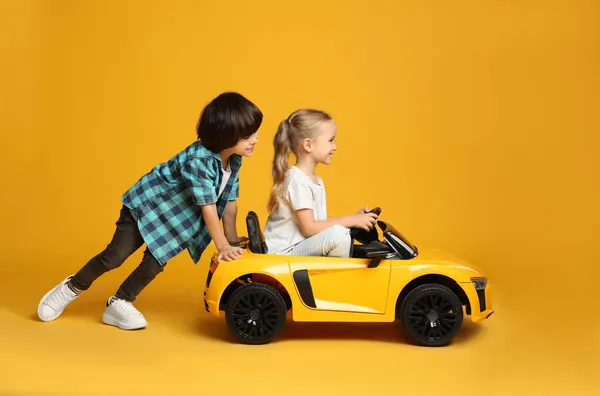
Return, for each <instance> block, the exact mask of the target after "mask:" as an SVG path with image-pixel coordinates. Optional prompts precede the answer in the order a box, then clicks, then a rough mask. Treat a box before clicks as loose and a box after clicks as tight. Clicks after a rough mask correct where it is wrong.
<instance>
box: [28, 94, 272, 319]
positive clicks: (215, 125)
mask: <svg viewBox="0 0 600 396" xmlns="http://www.w3.org/2000/svg"><path fill="white" fill-rule="evenodd" d="M262 117H263V115H262V113H261V111H260V110H259V109H258V108H257V107H256V106H255V105H254V104H253V103H252V102H250V101H249V100H248V99H246V98H244V97H243V96H242V95H240V94H238V93H223V94H221V95H219V96H217V97H216V98H215V99H213V100H212V101H211V102H210V103H209V104H208V105H207V106H206V107H205V108H204V109H203V110H202V114H201V116H200V119H199V121H198V125H197V127H196V130H197V137H198V140H196V141H195V142H194V143H192V144H191V145H190V146H188V147H187V148H185V149H184V150H183V151H181V152H180V153H178V154H176V155H175V156H174V157H173V158H171V159H170V160H169V161H168V162H166V163H162V164H159V165H157V166H156V167H154V168H153V169H152V170H151V171H150V172H148V173H147V174H145V175H144V176H142V177H141V178H140V179H139V180H138V181H137V183H135V184H134V185H133V186H132V187H131V188H130V189H129V190H128V191H126V192H125V194H124V195H123V196H122V198H121V200H122V202H123V207H122V209H121V214H120V217H119V219H118V221H117V223H116V226H117V227H116V231H115V233H114V235H113V238H112V241H111V242H110V243H109V244H108V246H107V247H106V249H104V250H103V251H102V252H101V253H99V254H98V255H96V256H95V257H93V258H92V259H91V260H90V261H89V262H88V263H87V264H86V265H85V266H84V267H83V268H81V269H80V270H79V272H77V273H76V274H75V275H71V276H69V277H67V278H66V279H65V280H63V281H62V282H61V283H60V284H59V285H58V286H56V287H55V288H53V289H52V290H50V291H49V292H48V293H47V294H46V295H45V296H44V297H43V298H42V300H41V301H40V303H39V306H38V316H39V317H40V319H41V320H43V321H52V320H54V319H56V318H58V317H59V316H60V314H61V313H62V312H63V310H64V309H65V307H66V306H67V305H68V304H69V303H70V302H72V301H73V300H75V299H76V298H77V297H78V296H79V294H80V293H81V292H82V291H84V290H87V289H88V288H89V287H90V286H91V284H92V283H93V282H94V281H95V280H96V279H97V278H98V277H100V276H101V275H102V274H104V273H105V272H107V271H110V270H113V269H115V268H117V267H119V266H120V265H121V264H123V262H124V261H125V260H126V259H127V258H128V257H129V256H131V255H132V254H133V253H134V252H135V251H137V250H138V249H139V248H140V247H141V246H142V245H143V244H144V243H145V244H146V250H145V252H144V257H143V259H142V262H141V263H140V265H139V266H138V267H137V268H136V269H135V270H134V271H133V272H132V273H131V274H130V275H129V277H128V278H127V279H126V280H125V281H124V282H123V284H122V285H121V287H120V288H119V290H118V291H117V292H116V294H115V295H114V296H111V297H110V298H109V299H108V301H107V303H106V309H105V311H104V314H103V315H102V321H103V322H104V323H106V324H109V325H112V326H117V327H119V328H121V329H124V330H134V329H141V328H145V327H146V326H147V325H148V323H147V322H146V320H145V318H144V316H143V315H142V313H141V312H139V311H138V310H137V309H136V308H135V307H134V306H133V305H132V302H133V301H135V299H136V297H137V295H138V294H139V293H140V292H141V291H142V289H143V288H144V287H146V286H147V285H148V284H149V283H150V282H151V281H152V280H153V279H154V278H155V277H156V275H158V274H159V273H161V272H162V271H163V269H164V266H165V264H166V263H167V261H168V260H169V259H171V258H173V257H174V256H176V255H177V254H179V253H180V252H181V251H183V250H185V249H187V250H188V252H189V254H190V256H191V258H192V260H193V261H194V263H198V261H199V260H200V257H201V255H202V253H203V251H204V250H205V249H206V247H207V246H208V244H209V243H210V242H211V241H213V240H214V242H215V246H216V247H217V249H218V253H219V254H218V259H219V260H221V259H223V260H226V261H229V260H235V259H237V258H239V256H240V255H241V254H242V249H240V248H237V247H234V246H232V245H234V244H235V243H236V242H237V241H238V236H237V231H236V226H235V225H236V216H237V206H236V199H237V198H238V195H239V184H238V178H239V170H240V166H241V165H242V157H250V156H251V155H252V151H253V149H254V145H255V144H256V143H257V137H258V133H257V131H258V128H259V127H260V125H261V123H262ZM221 219H222V221H223V228H221V225H220V220H221Z"/></svg>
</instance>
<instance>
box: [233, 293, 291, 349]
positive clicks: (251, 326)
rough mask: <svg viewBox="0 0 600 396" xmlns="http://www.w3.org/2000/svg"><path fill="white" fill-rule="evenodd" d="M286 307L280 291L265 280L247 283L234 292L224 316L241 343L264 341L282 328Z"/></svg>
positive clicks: (262, 342)
mask: <svg viewBox="0 0 600 396" xmlns="http://www.w3.org/2000/svg"><path fill="white" fill-rule="evenodd" d="M286 314H287V309H286V305H285V301H284V299H283V297H282V296H281V294H280V293H279V292H278V291H277V290H275V288H273V287H271V286H269V285H266V284H264V283H255V282H252V283H248V284H245V285H243V286H241V287H239V288H238V289H237V290H236V291H234V292H233V294H232V295H231V297H230V298H229V301H227V307H226V309H225V316H226V321H227V327H229V330H231V331H232V332H233V334H234V335H235V336H236V338H237V339H238V340H239V341H240V342H241V343H244V344H251V345H260V344H267V343H269V342H271V341H272V340H273V338H275V336H276V335H277V334H278V333H279V332H280V331H281V330H282V329H283V326H284V324H285V320H286Z"/></svg>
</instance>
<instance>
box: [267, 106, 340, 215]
mask: <svg viewBox="0 0 600 396" xmlns="http://www.w3.org/2000/svg"><path fill="white" fill-rule="evenodd" d="M330 120H331V116H330V115H329V114H327V113H326V112H324V111H321V110H314V109H300V110H296V111H295V112H293V113H292V114H290V116H289V117H288V118H287V119H285V120H283V121H281V123H280V124H279V128H278V129H277V133H276V134H275V137H274V138H273V148H274V149H275V155H274V157H273V188H272V189H271V197H270V198H269V204H268V205H267V208H268V210H269V213H272V212H273V211H274V210H275V208H277V205H278V204H279V203H281V201H282V200H283V196H284V183H285V176H286V174H287V171H288V168H289V154H290V152H292V153H294V154H295V155H296V156H297V155H298V154H297V153H296V149H297V148H298V143H299V142H300V141H301V140H303V139H312V138H314V137H315V136H316V135H317V132H318V128H317V127H318V126H319V124H320V123H322V122H324V121H330Z"/></svg>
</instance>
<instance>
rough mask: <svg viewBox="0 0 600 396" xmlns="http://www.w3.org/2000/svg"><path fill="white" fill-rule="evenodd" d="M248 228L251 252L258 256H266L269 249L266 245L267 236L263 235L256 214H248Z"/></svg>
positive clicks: (251, 212)
mask: <svg viewBox="0 0 600 396" xmlns="http://www.w3.org/2000/svg"><path fill="white" fill-rule="evenodd" d="M246 227H247V229H248V248H249V249H250V251H251V252H252V253H256V254H266V253H267V251H268V249H267V244H266V243H265V236H264V235H263V233H262V230H261V228H260V222H259V221H258V215H257V214H256V213H255V212H253V211H250V212H248V215H247V216H246Z"/></svg>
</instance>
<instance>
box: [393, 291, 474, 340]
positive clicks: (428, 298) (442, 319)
mask: <svg viewBox="0 0 600 396" xmlns="http://www.w3.org/2000/svg"><path fill="white" fill-rule="evenodd" d="M400 314H401V320H402V324H403V327H404V330H405V332H406V333H407V335H408V336H409V337H410V339H411V340H412V341H413V342H414V343H416V344H418V345H422V346H430V347H436V346H444V345H448V344H449V343H450V341H451V340H452V338H454V336H455V335H456V334H457V333H458V331H459V330H460V328H461V326H462V321H463V307H462V303H461V302H460V299H459V298H458V296H457V295H456V294H454V292H453V291H452V290H450V289H449V288H448V287H446V286H443V285H439V284H435V283H429V284H425V285H421V286H418V287H416V288H414V289H413V290H411V292H410V293H408V295H407V296H406V298H405V299H404V301H403V302H402V306H401V308H400Z"/></svg>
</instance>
